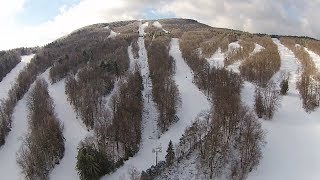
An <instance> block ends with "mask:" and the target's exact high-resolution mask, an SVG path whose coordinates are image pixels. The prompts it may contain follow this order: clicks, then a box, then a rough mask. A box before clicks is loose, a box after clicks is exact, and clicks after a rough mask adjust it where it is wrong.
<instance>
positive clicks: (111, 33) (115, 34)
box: [108, 30, 120, 38]
mask: <svg viewBox="0 0 320 180" xmlns="http://www.w3.org/2000/svg"><path fill="white" fill-rule="evenodd" d="M118 34H120V33H116V32H114V31H112V30H111V31H110V35H109V36H108V38H115V37H116V36H117V35H118Z"/></svg>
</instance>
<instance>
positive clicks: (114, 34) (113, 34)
mask: <svg viewBox="0 0 320 180" xmlns="http://www.w3.org/2000/svg"><path fill="white" fill-rule="evenodd" d="M104 28H105V29H110V27H109V26H106V27H104ZM119 34H120V33H116V32H114V31H112V30H111V29H110V34H109V36H108V37H107V38H108V39H109V38H115V37H116V36H117V35H119Z"/></svg>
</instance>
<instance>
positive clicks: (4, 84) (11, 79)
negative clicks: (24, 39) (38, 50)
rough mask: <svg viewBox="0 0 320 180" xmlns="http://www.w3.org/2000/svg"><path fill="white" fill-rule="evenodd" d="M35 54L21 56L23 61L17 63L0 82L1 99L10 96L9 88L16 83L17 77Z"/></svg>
mask: <svg viewBox="0 0 320 180" xmlns="http://www.w3.org/2000/svg"><path fill="white" fill-rule="evenodd" d="M33 56H34V54H31V55H27V56H21V62H20V63H18V64H17V65H16V67H14V68H13V69H12V70H11V71H10V72H9V73H8V74H7V75H6V76H5V77H4V78H3V79H2V81H1V82H0V87H1V88H0V99H5V98H7V96H8V93H9V90H10V89H11V88H12V85H14V83H15V80H16V78H17V77H18V75H19V73H20V71H21V70H23V69H24V68H25V67H26V66H27V64H28V63H29V62H30V60H31V59H32V58H33Z"/></svg>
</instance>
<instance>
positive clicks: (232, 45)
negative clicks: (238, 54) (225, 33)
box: [228, 41, 241, 51]
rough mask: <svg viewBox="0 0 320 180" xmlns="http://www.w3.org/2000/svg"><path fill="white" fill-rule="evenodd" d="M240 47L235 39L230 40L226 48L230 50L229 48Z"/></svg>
mask: <svg viewBox="0 0 320 180" xmlns="http://www.w3.org/2000/svg"><path fill="white" fill-rule="evenodd" d="M240 47H241V46H240V44H239V42H238V41H236V42H232V43H230V44H229V45H228V50H229V51H230V50H232V49H238V48H240Z"/></svg>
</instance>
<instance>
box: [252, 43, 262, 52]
mask: <svg viewBox="0 0 320 180" xmlns="http://www.w3.org/2000/svg"><path fill="white" fill-rule="evenodd" d="M263 49H264V47H262V46H260V45H259V44H257V43H255V47H254V49H253V51H252V53H251V54H255V53H258V52H260V51H262V50H263Z"/></svg>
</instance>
